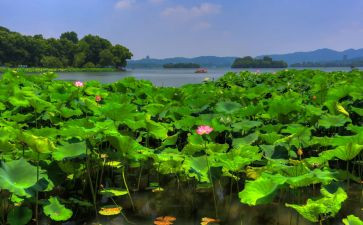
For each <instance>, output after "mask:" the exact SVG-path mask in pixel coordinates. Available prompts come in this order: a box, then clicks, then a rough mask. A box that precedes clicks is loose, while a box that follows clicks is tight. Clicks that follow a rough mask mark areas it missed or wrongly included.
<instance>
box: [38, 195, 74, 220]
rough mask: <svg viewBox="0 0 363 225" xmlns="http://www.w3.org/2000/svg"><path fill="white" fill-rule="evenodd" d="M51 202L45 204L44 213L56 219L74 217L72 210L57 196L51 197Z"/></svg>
mask: <svg viewBox="0 0 363 225" xmlns="http://www.w3.org/2000/svg"><path fill="white" fill-rule="evenodd" d="M48 201H49V203H48V204H46V205H44V206H43V211H44V214H45V215H47V216H49V217H50V218H51V219H52V220H54V221H66V220H68V219H70V218H71V217H72V214H73V212H72V210H70V209H67V208H66V207H65V206H64V205H62V204H61V203H60V202H59V200H58V198H57V197H50V198H49V199H48Z"/></svg>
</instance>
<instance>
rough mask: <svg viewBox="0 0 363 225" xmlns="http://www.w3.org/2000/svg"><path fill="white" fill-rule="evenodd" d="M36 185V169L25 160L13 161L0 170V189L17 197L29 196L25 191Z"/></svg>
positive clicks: (4, 164)
mask: <svg viewBox="0 0 363 225" xmlns="http://www.w3.org/2000/svg"><path fill="white" fill-rule="evenodd" d="M36 183H37V168H36V167H35V166H32V165H31V164H30V163H28V162H27V161H26V160H25V159H19V160H13V161H10V162H7V163H3V164H2V168H0V188H1V189H7V190H9V191H10V192H12V193H14V194H16V195H18V196H29V194H28V192H27V190H26V189H28V188H30V187H32V186H34V185H35V184H36Z"/></svg>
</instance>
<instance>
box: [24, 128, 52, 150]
mask: <svg viewBox="0 0 363 225" xmlns="http://www.w3.org/2000/svg"><path fill="white" fill-rule="evenodd" d="M23 138H24V142H25V143H26V144H27V145H28V146H29V147H30V148H31V149H33V150H34V151H36V152H39V153H50V152H52V151H53V150H54V149H55V145H54V143H53V142H52V141H51V140H49V138H46V137H41V136H36V135H33V134H30V133H26V132H24V133H23Z"/></svg>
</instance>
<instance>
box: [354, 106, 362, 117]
mask: <svg viewBox="0 0 363 225" xmlns="http://www.w3.org/2000/svg"><path fill="white" fill-rule="evenodd" d="M352 111H353V112H355V113H357V114H358V115H360V116H363V109H361V108H356V107H352Z"/></svg>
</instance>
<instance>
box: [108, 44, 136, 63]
mask: <svg viewBox="0 0 363 225" xmlns="http://www.w3.org/2000/svg"><path fill="white" fill-rule="evenodd" d="M111 51H112V54H113V55H114V58H113V62H114V63H115V66H116V67H118V68H120V67H125V66H126V64H127V61H126V60H127V59H131V57H132V53H131V52H130V50H129V49H127V48H125V47H124V46H122V45H115V46H114V47H113V48H112V50H111Z"/></svg>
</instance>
